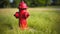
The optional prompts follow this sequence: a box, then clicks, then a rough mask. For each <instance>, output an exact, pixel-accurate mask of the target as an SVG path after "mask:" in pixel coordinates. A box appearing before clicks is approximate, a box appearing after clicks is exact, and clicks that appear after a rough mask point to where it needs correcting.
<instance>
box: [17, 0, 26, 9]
mask: <svg viewBox="0 0 60 34" xmlns="http://www.w3.org/2000/svg"><path fill="white" fill-rule="evenodd" d="M18 8H27V5H26V3H24V1H22V2H21V3H20V4H19V7H18Z"/></svg>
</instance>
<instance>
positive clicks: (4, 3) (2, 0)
mask: <svg viewBox="0 0 60 34" xmlns="http://www.w3.org/2000/svg"><path fill="white" fill-rule="evenodd" d="M24 1H25V3H26V4H27V5H28V6H29V7H40V6H55V5H56V6H57V5H59V6H60V0H24ZM19 2H21V0H13V2H12V3H11V2H10V1H9V0H0V8H5V7H18V5H19Z"/></svg>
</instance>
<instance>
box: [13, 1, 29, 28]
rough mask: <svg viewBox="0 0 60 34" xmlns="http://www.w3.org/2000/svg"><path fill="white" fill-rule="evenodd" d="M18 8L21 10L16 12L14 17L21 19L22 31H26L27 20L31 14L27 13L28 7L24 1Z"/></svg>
mask: <svg viewBox="0 0 60 34" xmlns="http://www.w3.org/2000/svg"><path fill="white" fill-rule="evenodd" d="M18 8H19V12H16V13H15V15H14V16H15V17H16V18H19V27H20V28H21V29H26V28H27V27H28V26H27V21H26V20H27V18H28V16H29V13H28V12H27V5H26V3H24V1H22V2H21V3H20V4H19V7H18Z"/></svg>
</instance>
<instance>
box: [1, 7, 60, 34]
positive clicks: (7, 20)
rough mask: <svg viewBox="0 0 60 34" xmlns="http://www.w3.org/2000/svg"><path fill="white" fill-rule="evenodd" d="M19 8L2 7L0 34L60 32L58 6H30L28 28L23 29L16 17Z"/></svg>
mask: <svg viewBox="0 0 60 34" xmlns="http://www.w3.org/2000/svg"><path fill="white" fill-rule="evenodd" d="M17 11H18V9H15V8H14V9H13V8H11V9H10V8H9V9H0V34H60V10H59V9H57V8H29V9H28V11H29V12H30V17H29V18H28V19H27V22H28V27H29V29H27V30H21V29H20V28H19V26H18V24H19V23H18V19H16V18H15V17H14V14H15V12H17Z"/></svg>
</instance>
